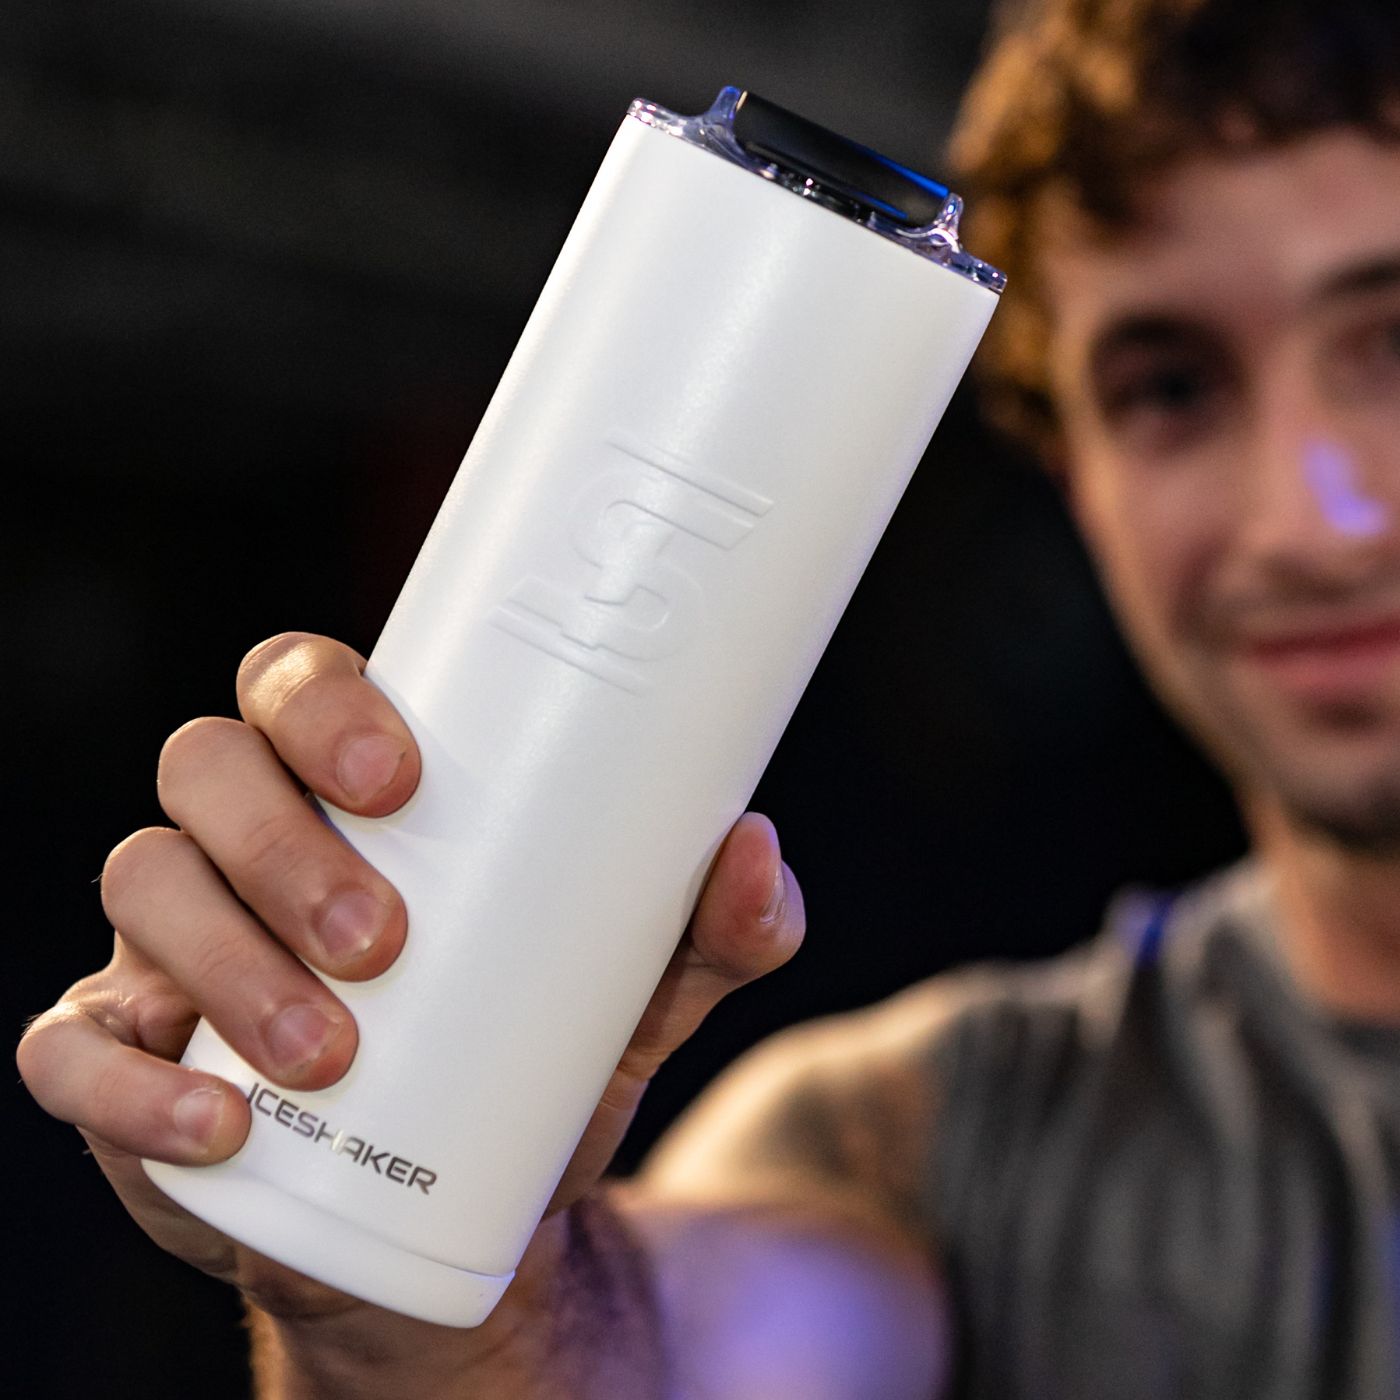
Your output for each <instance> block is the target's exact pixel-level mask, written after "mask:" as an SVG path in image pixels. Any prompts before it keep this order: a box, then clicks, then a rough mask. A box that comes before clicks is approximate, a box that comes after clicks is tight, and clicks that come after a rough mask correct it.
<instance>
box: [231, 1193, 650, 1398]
mask: <svg viewBox="0 0 1400 1400" xmlns="http://www.w3.org/2000/svg"><path fill="white" fill-rule="evenodd" d="M614 1189H616V1188H614ZM248 1314H249V1316H248V1322H249V1331H250V1339H251V1347H252V1366H253V1377H254V1394H255V1395H256V1396H257V1398H258V1400H328V1398H329V1397H335V1400H381V1397H383V1400H389V1397H393V1400H402V1397H404V1396H409V1395H411V1396H413V1397H415V1400H496V1397H500V1398H501V1400H536V1397H540V1398H541V1400H542V1398H543V1397H558V1396H561V1395H568V1396H570V1397H571V1400H593V1397H600V1398H601V1397H607V1400H662V1397H663V1396H664V1395H665V1394H666V1392H667V1377H666V1371H667V1367H666V1363H665V1348H664V1345H663V1338H662V1324H661V1318H660V1315H659V1311H658V1307H657V1302H656V1291H655V1288H654V1286H653V1280H652V1270H651V1266H650V1262H649V1260H648V1258H647V1255H646V1252H645V1249H644V1247H643V1246H642V1244H641V1242H640V1241H639V1239H638V1238H637V1236H636V1235H635V1233H634V1232H633V1231H632V1230H631V1229H630V1228H629V1226H628V1225H627V1223H626V1220H625V1217H624V1216H623V1214H621V1213H620V1212H619V1210H618V1208H617V1206H616V1205H615V1204H614V1202H613V1200H612V1199H610V1192H609V1191H608V1190H606V1189H603V1188H600V1189H599V1190H597V1191H595V1192H594V1193H593V1194H592V1195H591V1196H589V1197H588V1198H587V1199H585V1200H584V1201H582V1202H579V1203H577V1204H576V1205H574V1206H573V1207H571V1208H570V1209H569V1210H567V1211H564V1212H561V1213H560V1214H559V1215H557V1216H554V1217H552V1218H551V1219H550V1220H549V1221H547V1222H546V1223H545V1224H544V1225H543V1226H541V1228H540V1230H539V1232H538V1233H537V1235H536V1238H535V1240H534V1241H533V1242H532V1244H531V1246H530V1249H529V1251H528V1252H527V1254H526V1257H525V1259H524V1260H523V1261H522V1263H521V1268H520V1271H519V1273H518V1275H517V1278H516V1281H515V1282H514V1283H513V1284H512V1285H511V1287H510V1289H509V1290H508V1291H507V1293H506V1295H505V1297H504V1298H503V1299H502V1300H501V1303H500V1305H499V1306H498V1307H497V1308H496V1311H495V1312H494V1313H493V1314H492V1315H491V1317H490V1318H488V1319H487V1321H486V1322H485V1323H484V1324H483V1325H482V1326H481V1327H479V1328H475V1329H472V1330H470V1331H465V1330H461V1329H456V1328H446V1327H436V1326H432V1325H431V1324H428V1323H419V1322H415V1321H413V1320H412V1319H409V1318H401V1317H398V1316H397V1315H395V1314H389V1313H384V1312H382V1311H380V1310H378V1309H375V1310H372V1311H370V1312H369V1313H368V1314H366V1313H365V1312H364V1311H363V1310H352V1311H350V1312H348V1313H346V1314H343V1315H341V1314H337V1315H334V1316H325V1317H317V1318H310V1319H296V1320H289V1319H277V1318H274V1317H272V1316H270V1315H269V1314H268V1313H266V1312H263V1311H260V1310H258V1309H257V1308H254V1307H251V1306H250V1307H249V1310H248Z"/></svg>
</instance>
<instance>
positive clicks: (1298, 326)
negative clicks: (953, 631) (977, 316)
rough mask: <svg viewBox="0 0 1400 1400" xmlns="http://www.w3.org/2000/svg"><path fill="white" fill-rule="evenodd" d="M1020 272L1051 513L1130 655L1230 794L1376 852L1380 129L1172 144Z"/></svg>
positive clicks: (1397, 176) (1384, 289) (1387, 521)
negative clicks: (1035, 288)
mask: <svg viewBox="0 0 1400 1400" xmlns="http://www.w3.org/2000/svg"><path fill="white" fill-rule="evenodd" d="M1076 237H1082V238H1084V239H1085V240H1086V241H1081V242H1079V244H1078V246H1074V247H1072V246H1070V245H1071V240H1073V239H1075V238H1076ZM1043 266H1044V272H1045V279H1046V291H1047V297H1048V302H1049V306H1050V310H1051V324H1052V326H1053V328H1054V329H1053V333H1052V338H1051V347H1050V353H1051V365H1052V368H1051V374H1052V379H1053V389H1054V393H1055V396H1056V399H1057V401H1058V404H1059V407H1060V410H1061V414H1062V417H1063V423H1064V429H1065V447H1066V452H1067V470H1068V482H1069V487H1070V491H1071V498H1072V502H1073V506H1074V510H1075V513H1076V516H1077V517H1078V519H1079V521H1080V524H1081V527H1082V528H1083V530H1084V533H1085V536H1086V539H1087V541H1088V543H1089V546H1090V548H1091V550H1092V552H1093V553H1094V555H1095V557H1096V559H1097V561H1098V564H1099V567H1100V571H1101V573H1102V576H1103V578H1104V582H1105V585H1106V587H1107V589H1108V591H1109V595H1110V598H1111V600H1112V602H1113V605H1114V607H1115V609H1116V611H1117V613H1118V616H1119V618H1120V621H1121V622H1122V624H1123V626H1124V628H1125V630H1126V632H1127V635H1128V637H1129V640H1130V642H1131V643H1132V644H1133V646H1134V648H1135V650H1136V651H1137V653H1138V655H1139V657H1140V659H1141V660H1142V662H1143V665H1144V667H1145V668H1146V670H1147V672H1148V673H1149V675H1150V676H1151V677H1152V678H1153V679H1154V680H1155V681H1156V683H1157V685H1158V687H1159V689H1160V690H1161V691H1162V692H1163V693H1164V695H1165V697H1166V698H1167V700H1168V702H1169V703H1171V704H1172V705H1173V706H1174V708H1175V709H1176V710H1177V711H1178V712H1179V714H1180V715H1181V717H1182V718H1183V720H1184V721H1185V722H1186V723H1187V724H1188V725H1189V726H1190V727H1192V728H1193V729H1195V730H1196V732H1197V733H1198V734H1199V735H1200V736H1201V737H1202V738H1203V740H1204V741H1205V742H1206V743H1207V745H1208V746H1209V747H1210V748H1211V749H1212V750H1213V751H1214V752H1215V754H1216V755H1217V757H1218V758H1219V759H1220V760H1221V761H1222V762H1223V763H1224V764H1225V766H1226V768H1227V770H1228V771H1229V772H1230V774H1231V775H1232V776H1233V778H1234V779H1235V780H1236V781H1237V782H1238V783H1239V784H1240V785H1241V787H1242V789H1243V790H1244V795H1245V796H1246V799H1249V798H1251V797H1263V798H1266V799H1268V800H1272V801H1275V802H1278V803H1281V804H1282V805H1283V806H1284V807H1285V808H1286V809H1287V810H1288V811H1289V812H1291V813H1292V814H1293V815H1294V816H1295V817H1298V818H1301V819H1302V820H1304V821H1305V822H1306V823H1308V824H1309V825H1312V826H1314V827H1321V828H1323V829H1325V830H1328V831H1330V832H1331V833H1333V834H1334V835H1336V836H1338V837H1340V838H1342V839H1344V840H1347V841H1349V842H1351V843H1354V844H1359V845H1364V846H1370V847H1380V848H1386V847H1391V846H1395V845H1400V146H1387V145H1382V144H1379V143H1377V142H1375V141H1373V140H1371V139H1370V138H1367V137H1365V136H1362V135H1360V134H1356V133H1353V132H1350V131H1346V130H1340V129H1338V130H1332V131H1328V132H1325V133H1322V134H1320V135H1317V136H1314V137H1310V138H1308V139H1306V140H1304V141H1300V142H1297V143H1296V144H1292V145H1289V146H1286V147H1282V148H1276V149H1273V150H1263V151H1260V152H1256V153H1251V154H1244V155H1239V156H1232V157H1223V156H1222V157H1210V158H1205V157H1202V158H1197V159H1192V160H1190V161H1186V162H1183V163H1182V164H1180V165H1179V166H1176V167H1174V168H1173V169H1172V170H1171V171H1170V172H1169V173H1168V174H1167V175H1166V176H1165V177H1164V178H1161V179H1159V180H1157V181H1154V182H1153V185H1152V187H1151V188H1150V189H1146V190H1144V192H1143V196H1142V205H1141V211H1140V217H1139V218H1138V219H1137V220H1136V221H1135V224H1134V226H1133V227H1132V228H1131V229H1129V230H1125V231H1122V232H1114V233H1112V234H1105V233H1103V232H1101V231H1100V232H1098V233H1097V234H1096V233H1095V232H1094V231H1093V230H1092V229H1089V228H1088V227H1087V226H1086V225H1084V223H1083V222H1082V221H1080V222H1079V223H1078V225H1076V222H1075V221H1074V220H1068V221H1067V222H1066V225H1065V227H1064V229H1063V230H1062V231H1060V232H1059V234H1058V235H1057V237H1056V238H1055V239H1054V240H1052V245H1051V246H1050V247H1049V249H1048V250H1047V252H1046V255H1045V260H1044V264H1043Z"/></svg>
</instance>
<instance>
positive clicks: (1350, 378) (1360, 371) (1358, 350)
mask: <svg viewBox="0 0 1400 1400" xmlns="http://www.w3.org/2000/svg"><path fill="white" fill-rule="evenodd" d="M1322 372H1323V374H1324V376H1325V382H1330V383H1331V384H1332V385H1333V386H1334V387H1335V388H1336V389H1338V390H1340V391H1341V392H1342V393H1344V394H1346V395H1347V396H1348V397H1357V396H1360V397H1374V396H1375V395H1377V394H1379V395H1381V396H1382V397H1383V398H1385V399H1386V401H1388V402H1389V401H1391V400H1392V399H1393V398H1394V396H1395V395H1396V393H1397V392H1400V314H1391V315H1387V316H1383V317H1378V318H1376V319H1374V320H1370V321H1367V322H1365V323H1364V324H1362V325H1358V326H1353V327H1351V328H1350V329H1349V330H1347V331H1346V332H1345V333H1344V334H1342V335H1339V336H1337V337H1335V338H1334V339H1333V340H1332V341H1331V342H1330V343H1329V344H1327V345H1326V346H1325V347H1324V350H1323V360H1322Z"/></svg>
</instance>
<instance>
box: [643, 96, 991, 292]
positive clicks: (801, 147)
mask: <svg viewBox="0 0 1400 1400" xmlns="http://www.w3.org/2000/svg"><path fill="white" fill-rule="evenodd" d="M627 115H628V116H629V117H632V118H634V119H636V120H637V121H640V122H645V123H646V125H648V126H653V127H656V128H657V129H658V130H661V131H664V132H666V133H667V134H668V135H671V136H677V137H679V138H680V139H681V140H682V141H688V142H689V143H690V144H691V145H692V146H699V147H701V148H702V149H704V150H707V151H710V152H712V153H713V154H715V155H718V156H722V157H723V158H724V159H725V160H728V161H731V162H733V163H734V164H735V165H739V166H742V167H743V168H744V169H745V170H748V171H751V172H752V173H753V174H755V175H760V176H762V177H763V178H764V179H766V180H771V181H773V182H774V183H775V184H778V185H781V186H782V187H783V188H784V189H787V190H791V191H792V193H793V194H796V195H800V196H802V197H803V198H804V199H810V200H814V201H815V202H816V203H818V204H820V205H822V206H824V207H825V208H827V209H831V210H833V211H835V212H836V213H838V214H842V215H844V216H845V217H847V218H849V219H853V220H854V221H855V222H856V223H859V224H861V225H862V226H863V227H865V228H868V229H870V230H871V232H873V233H878V234H880V235H881V236H882V237H884V238H888V239H890V240H891V241H893V242H895V243H898V244H899V245H900V246H901V247H904V248H908V249H909V250H910V251H911V252H913V253H918V254H919V255H920V256H921V257H925V258H928V259H929V260H930V261H932V262H936V263H938V264H939V265H940V266H942V267H946V268H948V269H950V270H951V271H953V272H958V273H961V274H962V275H963V276H964V277H966V278H968V279H969V280H971V281H973V282H976V283H977V284H978V285H979V286H982V287H986V288H988V289H989V290H991V291H993V292H998V293H999V292H1001V290H1002V289H1003V288H1004V287H1005V286H1006V274H1005V273H1003V272H1001V271H999V270H998V269H997V268H995V267H993V266H992V265H991V264H990V263H985V262H983V261H982V260H981V259H980V258H974V257H973V256H972V255H971V254H970V253H968V252H967V251H966V250H965V249H964V248H963V246H962V243H961V242H960V241H959V235H958V221H959V219H960V218H961V216H962V208H963V202H962V200H961V199H959V198H958V196H957V195H955V194H954V193H953V192H952V191H951V190H950V189H948V187H947V186H946V185H943V184H940V183H939V182H938V181H937V180H933V179H931V178H930V177H929V176H927V175H921V174H920V173H919V172H918V171H916V170H911V169H910V168H909V167H908V166H906V165H900V164H899V163H898V162H897V161H894V160H891V159H890V158H889V157H888V156H882V155H881V154H880V153H879V152H878V151H874V150H871V148H870V147H869V146H862V145H860V144H859V143H857V142H855V141H851V140H849V139H848V138H847V137H844V136H840V135H838V134H837V133H836V132H834V131H829V130H828V129H827V128H826V127H823V126H819V125H817V123H816V122H812V121H808V120H807V119H806V118H805V117H800V116H798V115H797V114H796V113H794V112H789V111H788V110H787V109H786V108H784V107H779V106H778V105H777V104H776V103H774V102H769V101H768V100H767V99H766V98H762V97H759V96H758V95H757V94H755V93H751V92H746V91H744V90H743V89H742V88H737V87H726V88H722V89H721V90H720V94H719V96H718V97H716V98H715V100H714V102H713V103H712V104H711V106H710V109H709V110H708V111H706V112H701V113H700V115H699V116H695V117H685V116H681V115H679V114H678V113H676V112H671V111H668V110H667V109H666V108H664V107H658V106H657V105H656V103H654V102H645V101H643V100H642V99H641V98H638V99H637V100H636V101H635V102H633V104H632V105H631V107H630V108H629V109H628V112H627Z"/></svg>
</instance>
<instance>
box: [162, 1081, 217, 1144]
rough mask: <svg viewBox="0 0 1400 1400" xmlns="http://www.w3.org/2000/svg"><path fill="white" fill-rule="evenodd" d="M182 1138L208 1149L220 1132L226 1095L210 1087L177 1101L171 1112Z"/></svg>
mask: <svg viewBox="0 0 1400 1400" xmlns="http://www.w3.org/2000/svg"><path fill="white" fill-rule="evenodd" d="M170 1116H171V1117H172V1118H173V1119H174V1120H175V1126H176V1128H178V1129H179V1131H180V1135H181V1137H184V1138H188V1139H189V1141H190V1142H192V1143H194V1145H195V1146H196V1147H198V1148H201V1149H203V1148H207V1147H208V1146H209V1144H210V1143H211V1142H213V1141H214V1134H215V1133H217V1132H218V1131H219V1119H221V1118H222V1117H223V1116H224V1093H223V1090H222V1089H214V1088H211V1087H209V1086H208V1085H205V1086H203V1087H202V1088H199V1089H191V1090H190V1091H189V1092H188V1093H187V1094H183V1095H181V1097H180V1098H178V1099H176V1100H175V1106H174V1108H172V1109H171V1110H170Z"/></svg>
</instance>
